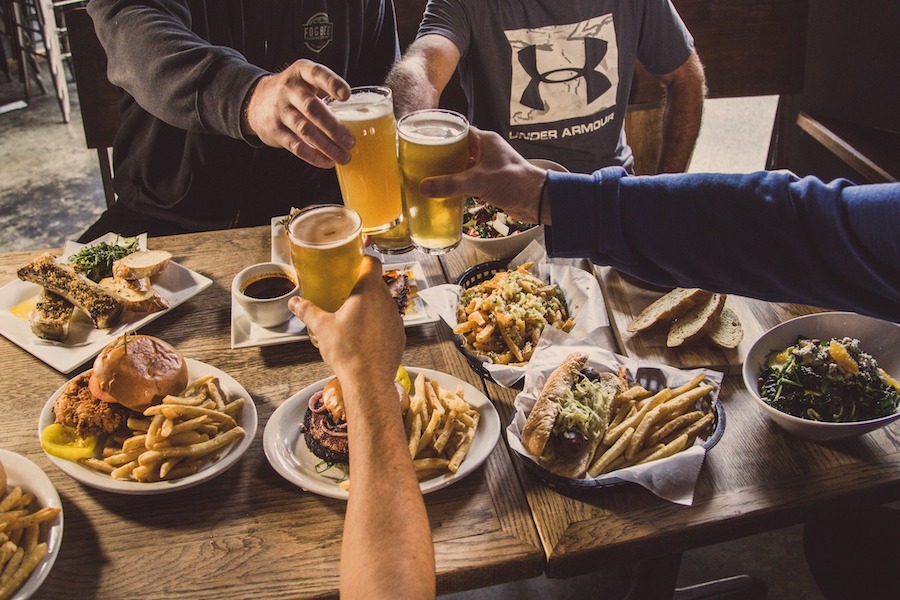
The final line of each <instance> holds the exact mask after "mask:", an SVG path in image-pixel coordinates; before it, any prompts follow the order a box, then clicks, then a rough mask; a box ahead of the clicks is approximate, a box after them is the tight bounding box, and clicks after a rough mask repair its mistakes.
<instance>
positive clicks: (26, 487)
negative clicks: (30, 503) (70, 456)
mask: <svg viewBox="0 0 900 600" xmlns="http://www.w3.org/2000/svg"><path fill="white" fill-rule="evenodd" d="M0 462H2V463H3V467H4V468H5V469H6V477H7V481H8V487H7V489H12V488H13V487H15V486H19V487H21V488H22V491H23V492H31V493H32V494H34V496H35V502H36V504H37V505H38V506H39V507H41V508H44V507H46V506H49V507H55V508H60V509H61V508H62V502H60V500H59V494H57V493H56V488H55V487H53V483H51V481H50V478H49V477H47V474H46V473H44V472H43V471H42V470H41V468H40V467H38V466H37V465H36V464H34V463H33V462H31V461H30V460H28V459H27V458H25V457H24V456H21V455H19V454H16V453H15V452H9V451H8V450H0ZM62 536H63V513H62V512H60V513H59V514H58V515H57V516H56V517H55V518H54V519H52V520H51V521H48V522H47V523H45V524H44V525H43V526H42V527H41V538H40V539H41V540H42V541H46V542H47V555H46V556H45V557H44V558H43V560H41V562H40V564H39V565H38V566H37V568H35V570H34V571H32V573H31V575H30V576H29V577H28V579H27V580H26V581H25V583H24V584H23V585H22V587H20V588H19V589H18V591H16V593H14V594H13V595H12V598H11V600H25V599H26V598H30V597H31V595H32V594H34V593H35V592H36V591H37V589H38V588H39V587H41V584H42V583H43V582H44V579H46V578H47V575H49V574H50V569H52V568H53V563H54V562H56V556H57V555H58V554H59V547H60V546H61V545H62Z"/></svg>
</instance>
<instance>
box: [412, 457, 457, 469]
mask: <svg viewBox="0 0 900 600" xmlns="http://www.w3.org/2000/svg"><path fill="white" fill-rule="evenodd" d="M449 464H450V461H449V460H447V459H446V458H417V459H416V460H414V461H413V467H415V469H416V471H438V470H441V469H446V468H447V465H449Z"/></svg>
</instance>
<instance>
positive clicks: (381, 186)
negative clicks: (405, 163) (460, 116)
mask: <svg viewBox="0 0 900 600" xmlns="http://www.w3.org/2000/svg"><path fill="white" fill-rule="evenodd" d="M326 103H327V104H328V107H329V108H330V109H331V112H333V113H334V115H335V116H336V117H337V118H338V119H340V121H341V122H342V123H343V124H344V125H346V126H347V128H348V129H349V130H350V131H351V132H352V133H353V135H354V136H355V137H356V145H355V146H354V147H353V148H352V149H351V150H350V162H348V163H347V164H346V165H337V168H336V169H337V177H338V183H340V186H341V194H342V195H343V197H344V204H345V205H346V206H349V207H350V208H352V209H353V210H355V211H356V212H358V213H359V216H360V218H361V219H362V230H363V233H365V234H374V233H380V232H383V231H387V230H388V229H390V228H392V227H394V226H395V225H397V224H398V223H399V222H400V218H401V213H402V211H403V207H402V204H401V201H400V169H399V167H398V166H397V125H396V122H395V121H394V101H393V95H392V93H391V90H390V89H389V88H386V87H359V88H353V89H352V91H351V95H350V99H349V100H347V101H346V102H341V101H338V100H334V99H333V98H330V99H328V100H326Z"/></svg>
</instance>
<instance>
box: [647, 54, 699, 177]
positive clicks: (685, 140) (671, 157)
mask: <svg viewBox="0 0 900 600" xmlns="http://www.w3.org/2000/svg"><path fill="white" fill-rule="evenodd" d="M658 79H659V80H660V81H662V82H663V84H664V85H665V86H666V104H665V108H664V110H663V138H662V148H661V150H660V154H659V164H658V165H657V172H659V173H683V172H684V171H686V170H687V168H688V164H689V163H690V160H691V154H693V152H694V145H695V144H696V143H697V134H698V133H699V132H700V118H701V116H702V115H703V98H704V96H705V95H706V79H705V77H704V75H703V65H702V64H701V63H700V58H699V57H698V56H697V52H696V51H691V55H690V56H689V57H688V59H687V60H686V61H685V62H684V64H683V65H681V66H680V67H678V68H677V69H675V70H674V71H672V72H671V73H667V74H665V75H661V76H659V77H658Z"/></svg>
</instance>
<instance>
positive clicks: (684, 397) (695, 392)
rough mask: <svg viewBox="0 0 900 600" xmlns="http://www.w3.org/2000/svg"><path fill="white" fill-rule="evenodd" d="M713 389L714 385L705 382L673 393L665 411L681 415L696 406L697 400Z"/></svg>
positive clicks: (668, 413)
mask: <svg viewBox="0 0 900 600" xmlns="http://www.w3.org/2000/svg"><path fill="white" fill-rule="evenodd" d="M712 390H713V386H711V385H709V384H703V385H700V386H698V387H695V388H693V389H691V390H688V391H686V392H682V393H681V394H678V395H673V397H672V399H671V400H669V401H668V402H666V404H665V406H664V407H663V411H664V412H665V413H666V414H667V415H673V416H677V415H681V414H684V413H685V412H687V411H688V410H690V409H691V408H694V406H695V405H696V404H697V401H698V400H700V399H701V398H703V397H704V396H706V395H707V394H708V393H710V392H711V391H712Z"/></svg>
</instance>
